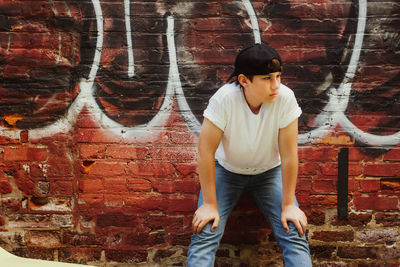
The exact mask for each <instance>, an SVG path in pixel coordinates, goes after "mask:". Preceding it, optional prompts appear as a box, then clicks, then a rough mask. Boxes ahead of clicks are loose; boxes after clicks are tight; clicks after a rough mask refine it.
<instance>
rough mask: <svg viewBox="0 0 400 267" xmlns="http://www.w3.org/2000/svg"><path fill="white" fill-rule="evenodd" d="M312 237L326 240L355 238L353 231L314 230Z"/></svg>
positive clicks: (336, 240) (343, 240)
mask: <svg viewBox="0 0 400 267" xmlns="http://www.w3.org/2000/svg"><path fill="white" fill-rule="evenodd" d="M312 239H314V240H321V241H325V242H338V241H342V242H349V241H353V240H354V232H353V231H319V232H318V231H317V232H313V235H312Z"/></svg>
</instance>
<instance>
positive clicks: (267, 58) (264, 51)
mask: <svg viewBox="0 0 400 267" xmlns="http://www.w3.org/2000/svg"><path fill="white" fill-rule="evenodd" d="M273 59H277V60H278V61H279V66H276V64H271V63H272V60H273ZM278 71H280V72H281V71H282V60H281V57H280V56H279V54H278V52H277V51H276V50H275V49H274V48H273V47H271V46H268V45H266V44H254V45H251V46H248V47H246V48H244V49H243V50H242V51H240V52H239V54H238V55H237V56H236V60H235V70H234V72H233V73H232V74H231V75H230V76H229V78H228V79H227V80H226V82H228V81H229V80H230V79H232V77H233V76H237V75H239V74H244V75H266V74H269V73H272V72H278Z"/></svg>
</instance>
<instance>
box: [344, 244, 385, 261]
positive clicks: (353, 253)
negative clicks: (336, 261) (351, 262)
mask: <svg viewBox="0 0 400 267" xmlns="http://www.w3.org/2000/svg"><path fill="white" fill-rule="evenodd" d="M377 253H378V248H375V247H356V246H349V247H338V251H337V256H338V257H340V258H345V259H367V258H369V259H376V258H377V257H378V256H377Z"/></svg>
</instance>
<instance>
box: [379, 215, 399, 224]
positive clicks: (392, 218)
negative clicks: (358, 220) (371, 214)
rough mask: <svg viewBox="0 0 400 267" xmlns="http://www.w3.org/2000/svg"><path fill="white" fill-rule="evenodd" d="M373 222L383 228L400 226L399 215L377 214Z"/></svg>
mask: <svg viewBox="0 0 400 267" xmlns="http://www.w3.org/2000/svg"><path fill="white" fill-rule="evenodd" d="M375 221H376V223H378V224H382V225H383V226H400V213H398V212H396V213H387V212H377V213H376V214H375Z"/></svg>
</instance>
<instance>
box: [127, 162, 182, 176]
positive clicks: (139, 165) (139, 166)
mask: <svg viewBox="0 0 400 267" xmlns="http://www.w3.org/2000/svg"><path fill="white" fill-rule="evenodd" d="M127 171H128V173H129V174H131V175H134V176H138V175H140V176H153V177H160V178H166V177H169V176H171V175H172V174H174V173H175V172H176V171H175V168H174V166H173V165H172V164H171V163H169V162H151V161H135V162H130V163H129V164H128V169H127Z"/></svg>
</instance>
